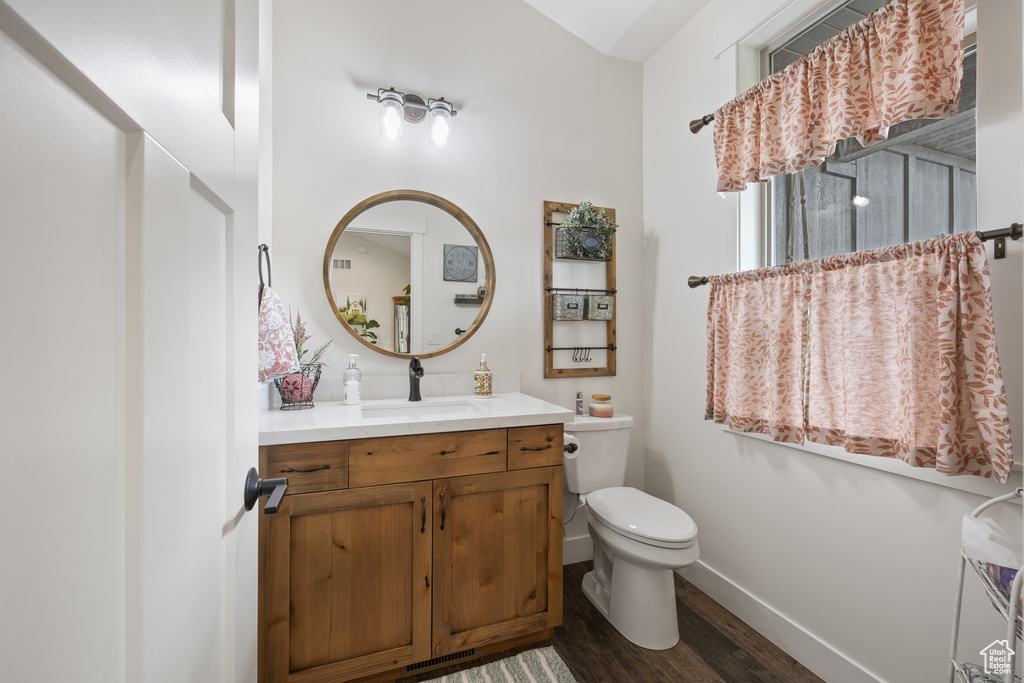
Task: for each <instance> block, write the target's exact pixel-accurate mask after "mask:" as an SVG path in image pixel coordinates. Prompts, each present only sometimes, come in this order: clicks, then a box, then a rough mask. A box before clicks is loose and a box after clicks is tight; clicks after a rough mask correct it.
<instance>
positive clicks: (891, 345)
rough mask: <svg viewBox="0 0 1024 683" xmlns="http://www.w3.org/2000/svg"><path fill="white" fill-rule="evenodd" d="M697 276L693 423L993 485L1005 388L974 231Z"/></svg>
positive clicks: (1005, 451)
mask: <svg viewBox="0 0 1024 683" xmlns="http://www.w3.org/2000/svg"><path fill="white" fill-rule="evenodd" d="M709 283H710V285H711V294H710V301H709V304H708V388H707V409H706V412H705V417H706V419H710V420H714V421H715V422H718V423H722V424H726V425H728V426H730V427H731V428H733V429H737V430H739V431H748V432H757V433H762V434H768V435H770V436H772V437H773V438H775V439H776V440H778V441H789V442H795V443H802V442H803V441H804V440H805V439H806V440H807V441H813V442H818V443H824V444H830V445H836V446H842V447H843V448H844V449H845V450H847V451H849V452H852V453H860V454H865V455H877V456H883V457H894V458H899V459H901V460H903V461H904V462H907V463H908V464H910V465H912V466H914V467H928V468H933V469H935V470H937V471H938V472H941V473H944V474H949V475H956V474H971V475H977V476H981V477H989V478H994V479H997V480H998V481H1000V482H1004V483H1005V482H1006V479H1007V476H1008V474H1009V471H1010V467H1011V465H1012V463H1013V453H1012V448H1011V444H1010V428H1009V419H1008V412H1007V407H1006V394H1005V390H1004V387H1003V379H1002V372H1001V370H1000V366H999V358H998V356H997V354H996V346H995V331H994V325H993V320H992V306H991V298H990V297H991V294H990V289H989V275H988V264H987V259H986V256H985V250H984V248H983V246H982V243H981V240H980V238H979V237H978V236H977V234H976V233H974V232H968V233H960V234H956V235H950V236H946V237H940V238H937V239H933V240H927V241H923V242H916V243H913V244H903V245H898V246H895V247H888V248H885V249H877V250H874V251H864V252H857V253H853V254H843V255H840V256H833V257H829V258H825V259H819V260H815V261H802V262H800V263H795V264H790V265H787V266H778V267H774V268H764V269H761V270H756V271H749V272H747V273H736V274H732V275H724V276H712V277H710V278H709Z"/></svg>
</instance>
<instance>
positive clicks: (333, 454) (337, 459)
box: [261, 441, 348, 495]
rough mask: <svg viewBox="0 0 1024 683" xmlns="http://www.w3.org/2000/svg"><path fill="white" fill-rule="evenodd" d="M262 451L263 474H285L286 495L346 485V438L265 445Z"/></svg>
mask: <svg viewBox="0 0 1024 683" xmlns="http://www.w3.org/2000/svg"><path fill="white" fill-rule="evenodd" d="M261 450H262V449H261ZM265 453H266V468H265V472H264V474H263V476H264V477H270V478H274V477H287V479H288V495H293V494H296V493H309V492H310V491H330V490H333V489H344V488H348V442H347V441H320V442H316V443H295V444H288V445H285V446H266V447H265Z"/></svg>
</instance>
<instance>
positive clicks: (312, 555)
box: [265, 482, 432, 683]
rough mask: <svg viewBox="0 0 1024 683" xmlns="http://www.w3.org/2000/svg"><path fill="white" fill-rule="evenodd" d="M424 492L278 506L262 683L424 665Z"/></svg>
mask: <svg viewBox="0 0 1024 683" xmlns="http://www.w3.org/2000/svg"><path fill="white" fill-rule="evenodd" d="M430 499H431V486H430V482H416V483H409V484H395V485H390V486H376V487H370V488H362V489H350V490H344V491H327V492H322V493H304V494H300V495H295V496H285V498H284V501H283V503H282V505H281V507H280V508H279V509H278V512H277V514H276V515H272V516H270V517H268V522H267V555H266V557H267V565H266V573H265V576H266V583H265V590H266V593H265V595H266V600H267V616H266V624H267V627H266V628H267V636H266V639H265V643H266V662H267V681H268V682H269V683H284V682H286V681H289V682H291V683H299V682H311V681H340V680H348V679H350V678H357V677H359V676H365V675H367V674H371V673H375V672H378V671H384V670H388V669H394V668H397V667H400V666H404V665H406V664H411V663H414V662H418V661H421V660H424V659H429V658H430V593H431V587H430V584H431V581H432V579H431V561H430V552H431V542H430V539H431V535H432V528H431V521H432V520H431V510H430Z"/></svg>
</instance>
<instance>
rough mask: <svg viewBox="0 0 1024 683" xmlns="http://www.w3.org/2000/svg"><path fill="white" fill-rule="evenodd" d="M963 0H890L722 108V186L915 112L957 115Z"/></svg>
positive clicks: (871, 134) (817, 155)
mask: <svg viewBox="0 0 1024 683" xmlns="http://www.w3.org/2000/svg"><path fill="white" fill-rule="evenodd" d="M963 31H964V3H963V0H892V2H890V3H888V4H887V5H885V6H884V7H882V8H880V9H878V10H876V11H875V12H873V13H872V14H870V15H868V16H867V17H865V18H864V19H863V20H861V21H860V22H858V23H857V24H854V25H853V26H851V27H849V28H847V29H846V30H844V31H843V32H842V33H840V34H839V35H837V36H835V37H834V38H831V39H830V40H827V41H825V42H824V43H822V44H821V45H819V46H818V47H817V48H815V49H814V50H812V51H811V52H809V53H807V54H806V55H804V56H803V57H801V58H800V59H799V60H797V61H796V62H794V63H793V64H790V65H789V66H787V67H786V68H785V69H783V70H781V71H779V72H778V73H776V74H774V75H772V76H770V77H769V78H767V79H765V80H764V81H761V82H760V83H759V84H757V85H756V86H754V87H753V88H751V89H750V90H748V91H747V92H745V93H743V94H742V95H740V96H739V97H737V98H736V99H734V100H732V101H731V102H729V103H727V104H725V105H724V106H723V107H721V108H720V109H719V110H718V111H716V112H715V131H714V145H715V160H716V162H717V164H718V191H719V192H727V191H734V190H742V189H744V188H745V187H746V186H747V183H748V182H764V181H767V180H769V179H770V178H771V177H772V176H774V175H781V174H786V173H793V172H795V171H798V170H800V169H802V168H809V167H812V166H817V165H818V164H820V163H821V162H822V161H824V160H825V159H826V158H827V157H828V156H830V155H831V154H832V153H833V152H835V148H836V143H837V142H838V141H840V140H845V139H847V138H851V137H856V138H857V139H858V140H859V141H860V142H861V144H863V145H865V146H867V145H870V144H873V143H876V142H880V141H882V140H884V139H885V138H886V135H887V133H888V128H889V126H891V125H893V124H896V123H899V122H900V121H906V120H909V119H927V118H948V117H952V116H955V115H956V112H957V106H958V103H959V99H960V82H961V79H962V76H963Z"/></svg>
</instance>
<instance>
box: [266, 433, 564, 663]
mask: <svg viewBox="0 0 1024 683" xmlns="http://www.w3.org/2000/svg"><path fill="white" fill-rule="evenodd" d="M556 453H557V460H556V459H555V457H554V455H555V454H556ZM561 454H562V425H561V424H559V425H543V426H539V427H517V428H514V429H508V430H505V429H490V430H478V431H473V432H451V433H445V434H428V435H422V436H412V437H410V436H406V437H386V438H373V439H358V440H350V441H334V442H320V443H310V444H290V445H285V446H264V447H261V448H260V471H261V476H263V477H282V476H284V477H288V480H289V490H288V493H287V495H286V496H285V497H284V500H283V501H282V503H281V506H280V507H279V508H278V512H277V514H275V515H263V514H261V515H260V605H259V613H260V625H259V636H260V637H259V651H260V655H259V657H260V659H259V665H260V666H259V680H260V681H261V683H285V682H289V683H329V682H338V683H340V682H342V681H350V680H356V679H360V678H363V677H371V676H372V678H368V680H374V681H383V680H392V679H394V678H397V677H399V676H400V675H401V667H403V666H406V665H409V664H416V663H419V662H424V661H427V660H430V659H432V658H434V657H440V656H442V655H448V654H452V653H460V652H464V651H466V650H470V649H473V648H479V649H485V650H486V651H488V652H493V651H499V650H501V649H503V648H502V643H504V642H506V641H509V643H510V645H511V644H518V643H521V642H526V641H528V640H529V639H530V637H531V636H533V637H534V638H541V637H546V636H547V635H549V634H550V632H551V629H553V628H554V627H555V626H557V625H559V624H561V621H562V467H561ZM325 465H327V466H326V467H325ZM513 468H518V469H513ZM289 469H290V470H291V471H287V470H289ZM263 502H264V501H261V509H262V504H263ZM375 674H376V675H375Z"/></svg>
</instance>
